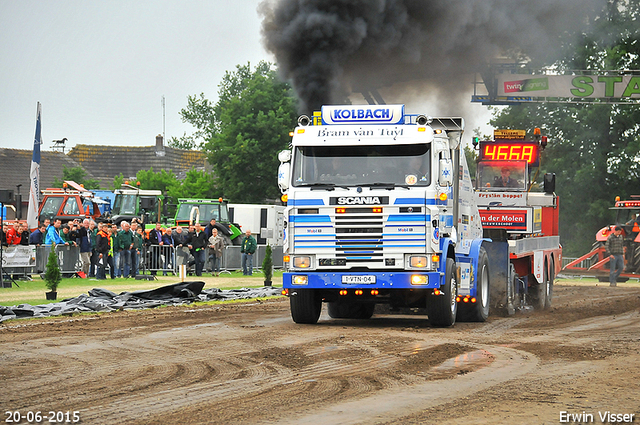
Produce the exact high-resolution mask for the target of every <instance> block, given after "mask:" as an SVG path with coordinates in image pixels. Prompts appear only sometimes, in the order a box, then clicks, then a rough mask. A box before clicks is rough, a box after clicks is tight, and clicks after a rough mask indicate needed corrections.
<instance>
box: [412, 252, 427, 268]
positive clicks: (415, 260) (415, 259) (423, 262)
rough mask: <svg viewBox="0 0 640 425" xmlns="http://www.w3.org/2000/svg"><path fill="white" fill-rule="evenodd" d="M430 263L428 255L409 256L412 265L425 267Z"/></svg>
mask: <svg viewBox="0 0 640 425" xmlns="http://www.w3.org/2000/svg"><path fill="white" fill-rule="evenodd" d="M428 264H429V263H428V262H427V257H424V256H417V255H416V256H412V257H409V265H410V266H411V267H416V268H425V267H427V265H428Z"/></svg>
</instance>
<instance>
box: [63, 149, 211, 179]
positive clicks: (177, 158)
mask: <svg viewBox="0 0 640 425" xmlns="http://www.w3.org/2000/svg"><path fill="white" fill-rule="evenodd" d="M68 155H69V156H70V157H71V158H73V159H74V160H75V161H76V162H78V163H79V164H80V165H82V167H83V168H84V169H85V170H87V171H88V172H90V173H91V174H92V175H93V176H95V178H96V179H98V180H99V181H100V187H103V188H107V187H109V185H111V184H112V183H113V178H114V177H115V176H117V175H119V174H120V173H122V175H123V176H124V177H125V178H131V177H135V175H136V174H137V173H138V171H140V170H149V169H151V168H153V170H154V171H156V172H157V171H160V170H166V171H172V172H173V173H174V174H176V175H179V174H181V173H185V172H186V171H188V170H190V169H191V168H205V169H208V170H209V169H210V167H209V165H208V163H207V159H206V156H205V154H204V153H203V152H202V151H192V150H184V149H175V148H171V147H162V148H158V147H157V146H142V147H133V146H97V145H75V146H74V147H73V148H72V149H71V150H70V151H69V154H68Z"/></svg>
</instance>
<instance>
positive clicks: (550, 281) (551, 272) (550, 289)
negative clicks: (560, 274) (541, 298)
mask: <svg viewBox="0 0 640 425" xmlns="http://www.w3.org/2000/svg"><path fill="white" fill-rule="evenodd" d="M554 279H555V268H554V262H553V259H551V260H550V261H549V271H548V272H547V292H546V298H545V302H544V308H545V309H546V310H549V309H550V308H551V298H553V281H554Z"/></svg>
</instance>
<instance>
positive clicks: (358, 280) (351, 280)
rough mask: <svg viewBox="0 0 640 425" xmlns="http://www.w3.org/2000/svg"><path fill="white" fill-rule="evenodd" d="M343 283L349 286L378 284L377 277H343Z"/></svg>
mask: <svg viewBox="0 0 640 425" xmlns="http://www.w3.org/2000/svg"><path fill="white" fill-rule="evenodd" d="M342 283H347V284H365V285H369V284H372V283H376V277H375V276H342Z"/></svg>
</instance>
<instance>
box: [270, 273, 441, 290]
mask: <svg viewBox="0 0 640 425" xmlns="http://www.w3.org/2000/svg"><path fill="white" fill-rule="evenodd" d="M305 276H306V279H305V278H304V277H305ZM416 276H419V277H424V278H426V279H420V278H416ZM296 277H298V278H296ZM305 280H306V283H305V284H300V283H299V282H301V281H302V282H304V281H305ZM425 280H426V282H424V283H422V281H425ZM441 280H442V273H440V272H438V271H430V272H426V271H414V272H410V271H409V272H407V271H399V272H370V273H369V272H357V273H354V272H351V273H350V272H339V273H338V272H324V271H323V272H318V271H314V272H303V271H295V272H286V273H284V274H283V276H282V285H283V287H284V288H297V289H372V288H377V289H382V288H384V289H421V288H422V289H424V288H439V287H440V285H441ZM359 281H360V282H359ZM416 281H420V282H421V283H419V284H415V282H416ZM295 282H298V283H295ZM412 282H414V283H412Z"/></svg>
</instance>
